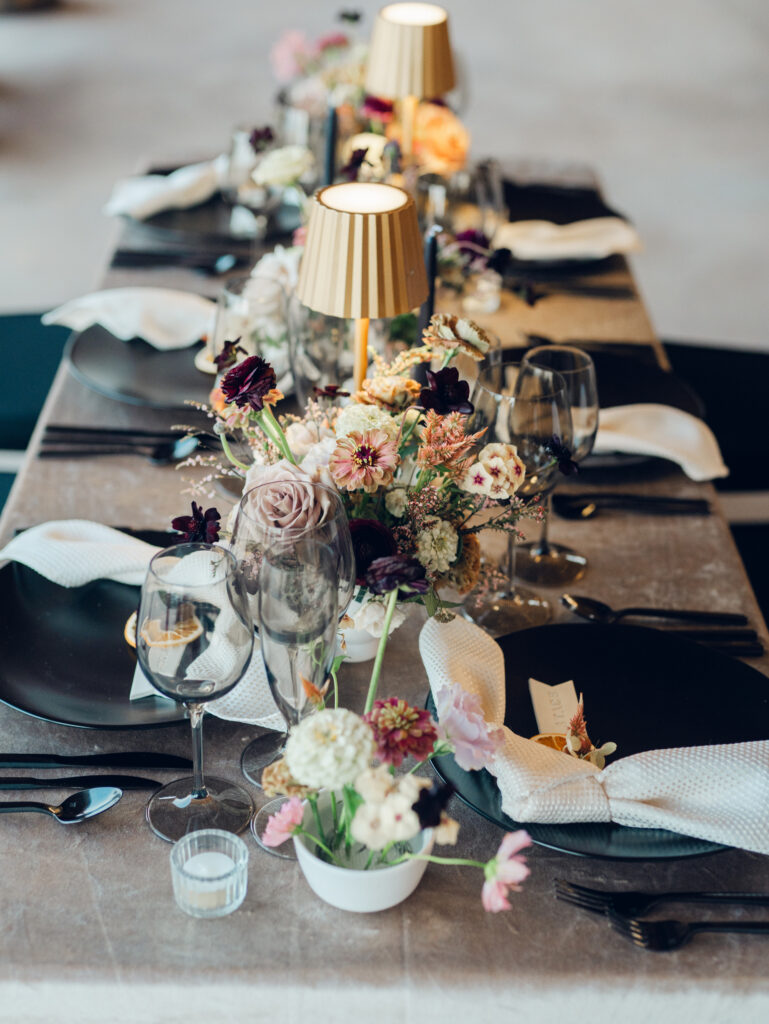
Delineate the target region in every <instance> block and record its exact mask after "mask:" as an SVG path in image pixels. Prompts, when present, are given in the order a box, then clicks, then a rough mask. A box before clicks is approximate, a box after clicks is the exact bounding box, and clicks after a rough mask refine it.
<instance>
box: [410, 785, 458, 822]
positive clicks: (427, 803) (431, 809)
mask: <svg viewBox="0 0 769 1024" xmlns="http://www.w3.org/2000/svg"><path fill="white" fill-rule="evenodd" d="M453 792H454V787H453V786H451V785H449V784H448V783H443V782H438V780H437V779H436V780H435V782H433V784H432V786H430V787H429V788H427V787H425V788H424V789H420V791H419V799H418V800H417V802H416V803H415V804H412V805H411V807H412V810H413V811H414V812H415V814H416V816H417V817H418V818H419V824H420V825H421V826H422V828H437V826H438V825H440V822H441V813H442V812H443V811H444V810H445V809H446V804H447V803H448V802H449V800H450V799H451V794H452V793H453Z"/></svg>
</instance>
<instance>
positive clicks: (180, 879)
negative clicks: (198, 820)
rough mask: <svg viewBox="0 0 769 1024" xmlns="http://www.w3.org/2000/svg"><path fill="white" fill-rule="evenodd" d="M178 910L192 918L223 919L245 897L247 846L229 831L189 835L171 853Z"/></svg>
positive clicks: (215, 830)
mask: <svg viewBox="0 0 769 1024" xmlns="http://www.w3.org/2000/svg"><path fill="white" fill-rule="evenodd" d="M171 880H172V881H173V886H174V898H175V899H176V903H177V905H178V907H179V908H180V909H181V910H183V911H184V912H185V914H190V915H191V916H192V917H224V916H225V915H226V914H231V913H232V912H233V910H237V909H238V907H239V906H240V904H241V903H242V902H243V900H244V899H245V898H246V888H247V886H248V847H247V846H246V844H245V843H244V842H243V840H242V839H240V838H239V837H238V836H236V835H233V833H232V832H224V831H222V829H218V828H205V829H201V830H200V831H198V832H190V833H188V834H187V835H186V836H183V838H181V839H180V840H179V841H178V842H177V843H175V844H174V846H173V849H172V850H171Z"/></svg>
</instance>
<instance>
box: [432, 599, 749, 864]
mask: <svg viewBox="0 0 769 1024" xmlns="http://www.w3.org/2000/svg"><path fill="white" fill-rule="evenodd" d="M419 649H420V653H421V655H422V660H423V661H424V664H425V668H426V670H427V675H428V678H429V680H430V688H431V690H432V692H433V695H435V694H436V693H437V692H438V690H440V689H441V687H443V686H448V685H451V684H452V683H460V684H461V686H462V687H463V689H465V690H467V691H468V692H469V693H473V694H477V696H478V697H479V698H480V701H481V706H482V708H483V714H484V718H485V719H486V720H487V721H488V722H490V723H492V724H494V725H497V726H503V722H504V715H505V663H504V658H503V655H502V650H501V648H500V647H499V646H498V645H497V644H495V643H494V641H493V640H492V639H491V638H490V637H489V636H488V635H487V634H486V633H484V632H483V630H481V629H479V628H478V627H477V626H475V625H474V624H473V623H470V622H467V621H465V620H464V619H459V618H456V619H454V620H453V621H452V622H449V623H447V624H444V625H441V624H439V623H437V622H436V621H435V619H430V620H428V622H427V623H425V625H424V627H423V629H422V632H421V634H420V637H419ZM503 733H504V742H503V745H502V747H501V749H500V750H499V751H498V752H497V754H496V756H495V757H494V758H493V760H492V761H491V762H490V763H489V764H487V765H486V768H487V769H488V770H489V771H490V772H491V774H492V775H494V776H496V779H497V783H498V785H499V789H500V793H501V794H502V809H503V810H504V812H505V814H507V815H509V817H510V818H512V819H513V820H514V821H519V822H527V821H533V822H538V823H540V824H548V825H552V824H559V823H561V824H562V823H573V822H582V821H614V822H617V824H619V825H628V826H631V827H634V828H663V829H669V830H671V831H673V832H678V833H682V834H684V835H690V836H696V837H697V838H699V839H705V840H708V841H709V842H714V843H723V844H725V845H727V846H738V847H741V848H743V849H745V850H753V851H755V852H757V853H769V814H767V808H768V807H769V740H761V741H754V742H749V743H728V744H714V745H712V746H703V747H677V748H670V749H666V750H649V751H645V752H644V753H641V754H633V755H632V756H630V757H624V758H620V759H619V760H615V761H614V762H612V763H611V764H609V765H608V766H607V767H606V768H604V769H603V770H602V771H599V769H597V768H596V767H595V766H594V765H592V764H590V763H589V762H587V761H583V760H578V759H577V758H573V757H569V756H567V755H566V754H563V753H561V752H560V751H557V750H551V749H550V748H548V747H544V746H542V745H541V744H539V743H534V742H533V741H532V740H529V739H524V738H523V737H522V736H517V735H516V734H515V733H514V732H512V731H511V730H510V729H508V728H506V727H504V726H503Z"/></svg>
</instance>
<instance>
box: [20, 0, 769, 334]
mask: <svg viewBox="0 0 769 1024" xmlns="http://www.w3.org/2000/svg"><path fill="white" fill-rule="evenodd" d="M340 6H343V5H342V0H328V2H323V0H281V2H279V3H266V2H264V0H73V2H71V3H68V4H64V5H62V7H61V8H59V9H58V10H52V11H48V12H39V13H36V14H28V15H20V14H17V15H5V16H0V233H1V236H2V249H1V250H0V251H2V256H0V310H6V311H11V310H32V309H43V308H45V307H49V306H52V305H54V304H56V303H58V302H60V301H63V300H64V299H67V298H70V297H72V296H74V295H77V294H81V293H83V292H85V291H88V290H89V289H91V288H93V287H94V286H95V285H96V282H97V281H98V279H99V275H100V271H101V268H102V265H103V263H104V260H105V258H106V256H107V253H108V252H109V249H110V246H111V244H112V242H113V240H114V237H115V234H116V225H115V224H113V223H112V222H110V221H109V220H108V219H107V218H106V217H104V216H103V215H102V214H101V212H100V208H101V206H102V204H103V203H104V201H105V199H106V198H107V196H108V195H109V191H110V187H111V184H112V182H113V180H114V179H116V178H117V177H119V176H121V175H124V174H126V173H128V172H130V171H132V170H134V169H136V168H137V167H139V166H140V165H141V164H142V162H144V161H148V160H160V159H167V158H168V159H182V160H183V159H187V158H189V157H197V156H207V155H212V154H215V153H217V152H220V151H221V150H222V149H223V148H225V147H226V145H227V142H228V138H229V132H230V128H231V126H232V125H233V124H235V123H237V122H246V123H254V124H257V123H260V122H262V123H263V122H265V121H266V120H268V119H269V117H270V113H271V98H272V95H273V93H274V85H273V81H272V77H271V72H270V69H269V66H268V62H267V53H268V50H269V47H270V45H271V43H272V42H273V41H274V39H275V38H276V37H277V36H278V35H279V33H280V32H281V31H282V30H283V29H285V28H289V27H303V26H304V27H305V28H306V29H307V31H308V33H310V34H319V33H320V32H322V31H324V30H327V29H329V28H332V27H333V26H334V17H335V15H336V12H337V10H338V9H339V7H340ZM351 6H357V7H359V8H361V9H363V10H365V11H366V18H365V21H364V23H363V27H362V34H363V35H364V36H366V37H367V36H368V34H369V31H370V27H371V24H372V14H373V12H374V11H375V10H376V9H377V7H378V6H379V4H378V3H377V2H375V0H373V2H372V0H364V2H361V3H356V4H354V5H352V4H351ZM445 6H446V7H447V8H448V9H449V12H450V15H451V28H452V38H453V41H454V45H455V48H456V49H457V50H458V51H459V52H460V54H461V55H462V56H463V57H464V59H465V62H466V64H467V66H468V69H469V76H470V87H471V100H470V107H469V111H468V114H467V117H466V121H467V123H468V126H469V128H470V130H471V132H472V135H473V153H474V155H476V156H483V155H488V154H495V155H497V156H500V157H515V156H522V155H531V156H541V157H552V158H560V159H565V160H578V161H587V162H589V163H591V164H593V165H594V166H595V167H596V168H597V169H598V171H599V172H600V174H601V176H602V178H603V180H604V182H605V185H606V191H607V194H608V197H609V198H610V200H611V201H612V202H613V203H614V204H615V205H617V206H618V207H620V208H621V209H623V210H624V211H626V212H627V213H628V214H629V215H630V216H631V217H632V218H633V219H634V220H635V222H636V224H637V226H638V228H639V230H640V232H641V235H642V236H643V239H644V242H645V251H644V252H643V254H641V255H639V256H638V257H637V258H635V260H634V266H635V270H636V273H637V275H638V278H639V280H640V284H641V287H642V290H643V292H644V294H645V298H646V300H647V302H648V305H649V307H650V311H651V314H652V318H653V320H654V322H655V325H656V326H657V328H658V330H659V331H660V332H661V333H662V334H664V335H667V336H678V337H685V338H690V339H693V338H700V339H705V340H710V341H713V342H719V341H727V340H728V341H731V342H732V343H735V344H737V343H739V344H741V345H743V346H745V347H752V348H765V349H767V350H769V332H768V331H767V321H768V320H769V317H767V314H768V313H769V308H768V307H769V301H768V300H767V288H766V284H765V282H766V278H767V270H769V259H768V258H767V255H766V252H767V246H768V245H769V138H768V131H769V129H768V128H767V124H768V123H769V118H768V115H769V103H768V102H767V100H768V98H769V4H767V3H766V0H667V2H662V0H643V2H641V0H537V2H533V0H516V2H510V0H447V2H446V4H445Z"/></svg>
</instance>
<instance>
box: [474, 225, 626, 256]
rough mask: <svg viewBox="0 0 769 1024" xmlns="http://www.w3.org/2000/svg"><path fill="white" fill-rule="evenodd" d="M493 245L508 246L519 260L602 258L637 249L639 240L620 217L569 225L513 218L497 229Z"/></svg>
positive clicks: (502, 247) (501, 247)
mask: <svg viewBox="0 0 769 1024" xmlns="http://www.w3.org/2000/svg"><path fill="white" fill-rule="evenodd" d="M493 248H495V249H509V250H510V252H511V253H512V254H513V256H515V258H516V259H519V260H580V259H603V258H604V257H605V256H611V255H612V254H613V253H620V252H621V253H624V252H637V251H638V250H639V249H640V248H641V239H640V238H639V237H638V232H637V231H636V230H635V228H634V227H633V226H632V224H628V222H627V221H626V220H623V219H622V218H621V217H593V218H591V219H590V220H578V221H574V222H573V223H571V224H553V223H552V222H551V221H548V220H517V221H512V222H508V223H507V224H502V225H500V227H499V228H497V231H496V234H495V235H494V242H493Z"/></svg>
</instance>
